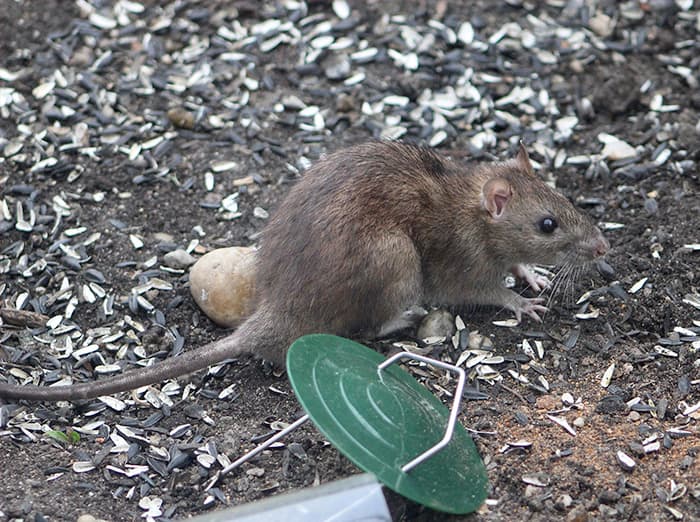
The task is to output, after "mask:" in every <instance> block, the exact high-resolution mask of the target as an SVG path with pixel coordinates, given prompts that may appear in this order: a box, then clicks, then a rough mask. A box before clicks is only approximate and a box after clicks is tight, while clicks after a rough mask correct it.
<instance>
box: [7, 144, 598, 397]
mask: <svg viewBox="0 0 700 522" xmlns="http://www.w3.org/2000/svg"><path fill="white" fill-rule="evenodd" d="M607 250H608V243H607V241H606V240H605V238H604V237H603V235H602V234H601V232H600V230H598V228H596V227H595V225H593V224H592V223H591V222H590V220H589V219H588V218H587V217H586V216H584V215H583V214H582V213H580V212H578V211H577V210H576V209H575V208H574V207H573V206H572V204H571V203H570V202H569V201H568V200H567V199H566V198H565V197H564V196H562V195H561V194H560V193H558V192H556V191H555V190H553V189H552V188H550V187H548V186H547V185H546V184H545V183H543V182H542V181H541V180H540V179H539V178H538V177H537V176H536V175H535V173H534V172H533V170H532V166H531V164H530V160H529V158H528V156H527V152H526V150H525V148H524V147H523V146H521V148H520V152H519V153H518V155H517V157H516V158H514V159H512V160H509V161H505V162H496V163H484V164H476V165H471V166H464V165H462V164H458V163H455V162H452V161H450V160H447V159H445V158H443V157H441V156H440V155H438V154H437V153H436V152H434V151H432V150H430V149H426V148H421V147H417V146H413V145H407V144H401V143H397V142H388V143H387V142H379V143H367V144H363V145H358V146H354V147H351V148H349V149H346V150H341V151H338V152H335V153H333V154H330V155H328V156H326V157H325V158H323V159H321V160H320V161H319V162H318V163H316V164H315V165H314V166H313V167H312V168H310V169H309V170H308V171H307V172H306V173H305V175H304V176H303V178H302V179H301V181H300V182H299V183H298V184H297V185H296V186H294V187H293V188H292V189H291V190H290V192H289V194H288V195H287V197H286V198H285V200H284V201H283V203H282V204H281V205H280V207H279V209H278V210H277V212H276V213H275V215H274V217H273V218H272V219H271V220H270V222H269V224H268V225H267V227H266V228H265V230H264V232H263V235H262V241H261V247H260V250H259V252H258V254H257V262H256V275H255V278H256V292H257V295H256V301H257V307H256V310H255V312H254V313H253V314H252V315H251V316H250V317H249V318H248V319H247V320H246V321H244V322H243V324H242V325H241V326H240V327H239V328H238V329H237V330H236V331H235V332H234V333H233V334H231V335H229V336H228V337H225V338H223V339H221V340H219V341H216V342H213V343H210V344H207V345H206V346H203V347H201V348H198V349H195V350H192V351H189V352H186V353H184V354H182V355H180V356H178V357H175V358H172V359H168V360H166V361H164V362H161V363H159V364H155V365H153V366H149V367H147V368H140V369H137V370H132V371H129V372H126V373H124V374H123V375H120V376H117V377H113V378H109V379H104V380H99V381H96V382H91V383H85V384H77V385H72V386H62V387H41V386H13V385H7V384H0V397H6V398H13V399H28V400H46V401H55V400H76V399H85V398H91V397H97V396H101V395H109V394H112V393H116V392H119V391H125V390H131V389H135V388H138V387H141V386H145V385H149V384H153V383H155V382H160V381H163V380H165V379H170V378H174V377H177V376H180V375H184V374H187V373H190V372H193V371H195V370H199V369H202V368H205V367H207V366H210V365H212V364H215V363H218V362H221V361H223V360H226V359H230V358H234V357H237V356H239V355H242V354H246V353H252V354H255V355H256V356H258V357H261V358H263V359H266V360H269V361H271V362H273V363H275V364H276V365H280V366H282V365H283V364H284V360H285V354H286V351H287V348H288V347H289V345H290V344H291V343H292V341H294V340H295V339H296V338H298V337H299V336H301V335H304V334H308V333H317V332H323V333H333V334H337V335H343V336H364V337H366V336H370V335H373V334H376V333H378V332H380V331H381V330H382V327H383V326H384V327H386V325H387V324H396V323H399V324H400V322H401V317H402V313H403V312H404V311H405V310H407V309H409V308H410V307H411V306H413V305H416V304H421V303H427V304H444V305H460V304H466V303H471V304H478V305H495V306H500V307H504V308H507V309H509V310H512V311H513V312H514V313H515V315H516V316H517V318H518V319H520V317H521V316H522V314H527V315H529V316H531V317H533V318H534V319H537V320H539V315H538V314H539V313H541V312H544V311H546V308H545V307H544V306H543V305H542V301H543V300H542V299H540V298H532V299H528V298H524V297H521V296H520V295H518V294H517V293H515V292H513V291H512V290H509V289H507V288H505V287H504V286H503V276H504V275H505V274H506V273H507V272H509V271H510V272H512V273H514V274H515V275H516V276H518V277H521V278H523V279H525V280H526V281H527V282H528V283H529V285H530V286H531V287H532V288H534V289H535V290H538V291H539V290H540V289H541V288H543V287H544V286H547V285H548V281H547V280H546V279H544V278H541V277H539V276H536V275H535V274H533V273H532V272H531V271H530V270H529V269H528V268H527V266H526V264H529V263H542V264H560V265H562V264H564V265H565V264H568V265H579V264H583V263H585V262H588V261H590V260H592V259H594V258H596V257H598V256H601V255H603V254H605V252H606V251H607Z"/></svg>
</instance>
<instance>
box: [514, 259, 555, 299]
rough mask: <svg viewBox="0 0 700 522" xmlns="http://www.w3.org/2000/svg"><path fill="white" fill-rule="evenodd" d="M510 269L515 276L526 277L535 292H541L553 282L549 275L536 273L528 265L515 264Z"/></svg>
mask: <svg viewBox="0 0 700 522" xmlns="http://www.w3.org/2000/svg"><path fill="white" fill-rule="evenodd" d="M510 271H511V273H512V274H513V275H514V276H515V277H519V278H520V279H524V280H525V281H526V282H527V284H528V285H530V288H532V289H533V290H534V291H535V292H541V291H542V290H544V289H545V288H549V287H550V285H551V284H552V282H551V281H550V280H549V279H548V278H547V277H545V276H542V275H539V274H536V273H535V272H533V271H532V270H531V269H530V267H528V266H527V265H523V264H518V265H515V266H513V268H511V269H510Z"/></svg>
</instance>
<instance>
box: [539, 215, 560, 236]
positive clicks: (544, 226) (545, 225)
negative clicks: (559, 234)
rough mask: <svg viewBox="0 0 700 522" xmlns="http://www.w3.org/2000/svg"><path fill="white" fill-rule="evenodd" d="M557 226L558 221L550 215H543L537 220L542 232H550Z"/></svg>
mask: <svg viewBox="0 0 700 522" xmlns="http://www.w3.org/2000/svg"><path fill="white" fill-rule="evenodd" d="M558 226H559V223H557V220H556V219H554V218H553V217H551V216H547V217H544V218H542V219H540V222H539V227H540V232H542V233H543V234H551V233H552V232H554V231H555V230H556V229H557V227H558Z"/></svg>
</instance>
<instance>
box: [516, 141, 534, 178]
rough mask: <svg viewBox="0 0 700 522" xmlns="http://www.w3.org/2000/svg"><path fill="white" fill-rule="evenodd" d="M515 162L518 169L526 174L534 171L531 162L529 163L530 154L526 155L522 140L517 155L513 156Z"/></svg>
mask: <svg viewBox="0 0 700 522" xmlns="http://www.w3.org/2000/svg"><path fill="white" fill-rule="evenodd" d="M515 162H516V163H517V164H518V168H520V170H522V171H524V172H527V173H528V174H534V173H535V170H534V169H533V168H532V163H530V156H528V154H527V149H526V148H525V144H524V143H523V142H522V141H521V142H520V148H519V149H518V155H517V156H515Z"/></svg>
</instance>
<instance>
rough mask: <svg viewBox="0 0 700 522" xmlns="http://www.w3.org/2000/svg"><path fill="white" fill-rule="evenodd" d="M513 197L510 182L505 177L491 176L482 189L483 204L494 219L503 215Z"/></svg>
mask: <svg viewBox="0 0 700 522" xmlns="http://www.w3.org/2000/svg"><path fill="white" fill-rule="evenodd" d="M512 197H513V190H512V189H511V187H510V183H508V181H507V180H505V179H503V178H491V179H490V180H488V181H487V182H486V183H485V184H484V186H483V188H482V189H481V206H482V207H483V208H484V209H486V211H487V212H488V213H489V214H491V217H492V218H493V219H499V218H500V217H502V216H503V213H504V212H505V210H506V206H507V205H508V202H509V201H510V198H512Z"/></svg>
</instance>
